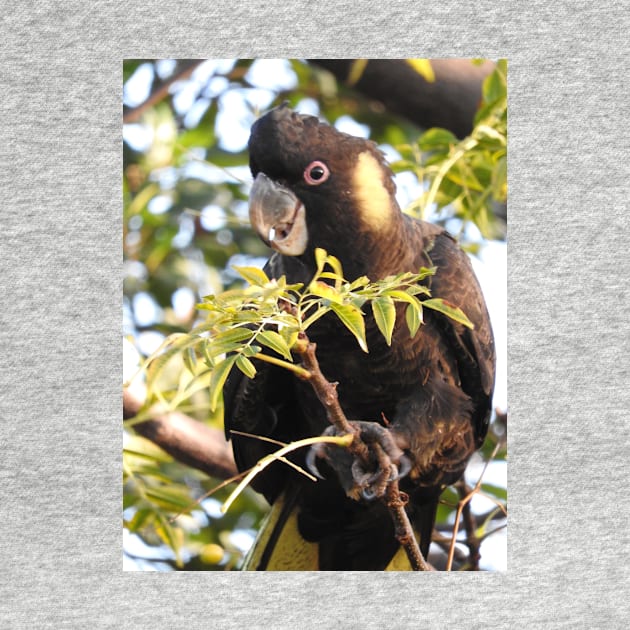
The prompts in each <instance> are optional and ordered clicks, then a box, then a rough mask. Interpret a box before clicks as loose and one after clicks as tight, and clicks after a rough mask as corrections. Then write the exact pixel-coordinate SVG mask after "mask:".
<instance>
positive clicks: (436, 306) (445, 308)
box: [422, 298, 475, 328]
mask: <svg viewBox="0 0 630 630" xmlns="http://www.w3.org/2000/svg"><path fill="white" fill-rule="evenodd" d="M422 306H426V307H427V308H430V309H433V310H434V311H438V312H440V313H442V314H443V315H446V316H447V317H450V319H452V320H453V321H456V322H458V323H460V324H463V325H464V326H466V327H468V328H474V327H475V326H474V324H473V323H472V322H471V321H470V320H469V319H468V317H466V314H465V313H464V311H462V309H461V308H459V307H458V306H455V305H454V304H451V303H450V302H447V301H446V300H443V299H442V298H431V299H430V300H424V301H423V302H422Z"/></svg>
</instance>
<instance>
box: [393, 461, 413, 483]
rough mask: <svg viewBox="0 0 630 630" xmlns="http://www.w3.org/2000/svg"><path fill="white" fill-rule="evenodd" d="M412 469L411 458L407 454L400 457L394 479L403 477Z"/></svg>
mask: <svg viewBox="0 0 630 630" xmlns="http://www.w3.org/2000/svg"><path fill="white" fill-rule="evenodd" d="M410 470H411V460H410V459H409V458H408V457H407V456H406V455H403V456H402V457H401V458H400V462H399V464H398V471H397V476H396V477H394V479H402V478H403V477H406V476H407V475H408V474H409V471H410Z"/></svg>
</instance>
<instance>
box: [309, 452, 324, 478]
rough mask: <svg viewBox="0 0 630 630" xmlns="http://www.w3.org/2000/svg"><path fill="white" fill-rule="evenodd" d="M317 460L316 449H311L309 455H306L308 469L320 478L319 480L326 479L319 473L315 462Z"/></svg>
mask: <svg viewBox="0 0 630 630" xmlns="http://www.w3.org/2000/svg"><path fill="white" fill-rule="evenodd" d="M316 459H317V451H316V450H315V449H314V448H311V449H309V451H308V453H307V454H306V467H307V468H308V469H309V470H310V471H311V472H312V473H313V474H314V475H315V476H316V477H317V478H318V479H322V480H323V479H324V477H322V474H321V473H320V472H319V469H318V468H317V464H316V463H315V460H316Z"/></svg>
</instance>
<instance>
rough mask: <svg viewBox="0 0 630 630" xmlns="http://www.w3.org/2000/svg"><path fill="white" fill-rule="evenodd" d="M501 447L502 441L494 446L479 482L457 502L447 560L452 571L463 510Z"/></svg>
mask: <svg viewBox="0 0 630 630" xmlns="http://www.w3.org/2000/svg"><path fill="white" fill-rule="evenodd" d="M500 447H501V443H500V442H499V443H497V445H496V446H495V447H494V449H493V450H492V453H491V454H490V457H489V458H488V461H487V462H486V463H485V465H484V467H483V470H482V471H481V474H480V475H479V479H478V480H477V483H476V484H475V487H474V488H473V489H472V490H471V491H470V493H468V494H467V495H466V496H465V497H464V498H462V499H460V501H459V503H458V504H457V513H456V514H455V524H454V526H453V537H452V539H451V547H450V549H449V552H448V560H447V562H446V570H447V571H450V570H451V568H452V566H453V557H454V555H455V543H456V542H457V534H458V532H459V523H460V521H461V518H462V512H463V510H464V508H465V507H466V506H467V505H468V504H469V503H470V501H471V500H472V498H473V497H474V496H475V494H477V492H479V490H480V488H481V480H482V479H483V476H484V475H485V473H486V470H487V469H488V466H489V465H490V462H491V461H492V460H493V459H494V457H495V456H496V454H497V452H498V451H499V448H500Z"/></svg>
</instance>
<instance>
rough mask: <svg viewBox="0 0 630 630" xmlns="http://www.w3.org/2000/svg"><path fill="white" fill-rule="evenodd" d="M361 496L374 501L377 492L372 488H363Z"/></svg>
mask: <svg viewBox="0 0 630 630" xmlns="http://www.w3.org/2000/svg"><path fill="white" fill-rule="evenodd" d="M361 496H362V497H363V498H364V499H365V500H366V501H373V500H374V499H375V498H376V492H374V491H373V490H372V489H370V488H363V490H361Z"/></svg>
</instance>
